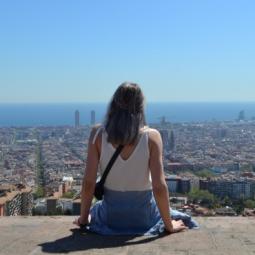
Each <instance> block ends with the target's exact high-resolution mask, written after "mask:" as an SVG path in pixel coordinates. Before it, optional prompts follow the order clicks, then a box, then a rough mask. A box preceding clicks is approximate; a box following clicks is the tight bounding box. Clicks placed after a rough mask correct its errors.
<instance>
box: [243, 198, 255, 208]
mask: <svg viewBox="0 0 255 255" xmlns="http://www.w3.org/2000/svg"><path fill="white" fill-rule="evenodd" d="M244 206H245V208H251V209H253V208H255V201H254V200H251V199H247V200H245V201H244Z"/></svg>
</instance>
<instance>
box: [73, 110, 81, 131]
mask: <svg viewBox="0 0 255 255" xmlns="http://www.w3.org/2000/svg"><path fill="white" fill-rule="evenodd" d="M74 118H75V128H78V127H79V126H80V113H79V111H78V110H76V111H75V117H74Z"/></svg>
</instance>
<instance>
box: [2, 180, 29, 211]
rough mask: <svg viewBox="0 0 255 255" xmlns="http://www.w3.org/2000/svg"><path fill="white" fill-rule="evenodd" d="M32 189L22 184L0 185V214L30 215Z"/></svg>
mask: <svg viewBox="0 0 255 255" xmlns="http://www.w3.org/2000/svg"><path fill="white" fill-rule="evenodd" d="M32 208H33V195H32V189H31V188H30V187H26V186H25V185H23V184H16V185H6V186H0V216H17V215H32Z"/></svg>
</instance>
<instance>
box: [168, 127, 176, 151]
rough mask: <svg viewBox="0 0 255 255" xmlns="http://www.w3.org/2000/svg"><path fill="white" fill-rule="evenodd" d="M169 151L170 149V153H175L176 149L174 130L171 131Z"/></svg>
mask: <svg viewBox="0 0 255 255" xmlns="http://www.w3.org/2000/svg"><path fill="white" fill-rule="evenodd" d="M169 149H170V151H174V149H175V136H174V131H173V130H171V132H170V138H169Z"/></svg>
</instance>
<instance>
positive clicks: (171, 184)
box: [166, 175, 180, 193]
mask: <svg viewBox="0 0 255 255" xmlns="http://www.w3.org/2000/svg"><path fill="white" fill-rule="evenodd" d="M166 184H167V186H168V191H169V192H170V193H178V192H179V189H180V188H179V184H180V177H178V176H177V175H169V176H167V177H166Z"/></svg>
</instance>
